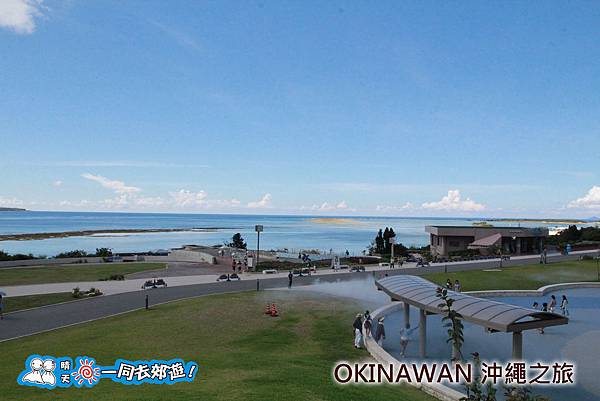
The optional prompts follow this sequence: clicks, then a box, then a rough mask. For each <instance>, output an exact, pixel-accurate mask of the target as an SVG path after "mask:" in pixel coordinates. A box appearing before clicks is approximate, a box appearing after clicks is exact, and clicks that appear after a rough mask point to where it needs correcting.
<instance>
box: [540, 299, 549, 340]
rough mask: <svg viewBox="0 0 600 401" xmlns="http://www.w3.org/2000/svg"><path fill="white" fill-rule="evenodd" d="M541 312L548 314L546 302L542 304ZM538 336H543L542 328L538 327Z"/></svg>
mask: <svg viewBox="0 0 600 401" xmlns="http://www.w3.org/2000/svg"><path fill="white" fill-rule="evenodd" d="M540 310H541V311H542V312H548V304H547V303H546V302H544V303H542V308H541V309H540ZM540 334H544V328H543V327H540Z"/></svg>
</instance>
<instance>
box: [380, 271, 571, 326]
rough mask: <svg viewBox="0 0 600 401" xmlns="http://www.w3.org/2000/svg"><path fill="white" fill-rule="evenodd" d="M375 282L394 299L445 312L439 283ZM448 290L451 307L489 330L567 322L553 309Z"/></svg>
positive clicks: (403, 277)
mask: <svg viewBox="0 0 600 401" xmlns="http://www.w3.org/2000/svg"><path fill="white" fill-rule="evenodd" d="M375 285H376V286H377V288H378V289H380V290H382V291H384V292H385V293H386V294H388V295H389V296H390V297H391V298H392V299H393V300H395V301H403V302H406V303H408V304H410V305H413V306H415V307H417V308H419V309H423V310H425V311H427V312H428V313H430V314H436V315H443V314H445V313H446V312H445V310H444V309H443V308H441V307H440V306H439V304H440V303H441V302H442V301H441V300H440V299H439V298H438V297H437V290H438V288H439V286H438V285H436V284H434V283H432V282H430V281H428V280H425V279H424V278H422V277H418V276H410V275H397V276H390V277H385V278H382V279H380V280H377V281H376V282H375ZM448 294H449V297H450V298H452V299H454V304H453V309H454V310H456V311H457V312H459V313H460V314H461V315H462V318H463V320H464V321H467V322H470V323H474V324H477V325H480V326H483V327H485V328H487V329H490V330H493V331H501V332H515V331H522V330H530V329H536V328H541V327H548V326H557V325H562V324H567V323H568V322H569V319H567V318H566V317H564V316H562V315H559V314H557V313H550V312H541V311H538V310H535V309H530V308H523V307H521V306H516V305H511V304H507V303H504V302H498V301H492V300H489V299H485V298H478V297H474V296H472V295H468V294H465V293H460V292H455V291H448Z"/></svg>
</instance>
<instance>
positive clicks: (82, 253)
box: [55, 249, 88, 259]
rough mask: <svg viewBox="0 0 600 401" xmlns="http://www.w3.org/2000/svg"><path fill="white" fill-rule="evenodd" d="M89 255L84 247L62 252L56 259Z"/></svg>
mask: <svg viewBox="0 0 600 401" xmlns="http://www.w3.org/2000/svg"><path fill="white" fill-rule="evenodd" d="M86 256H88V254H87V252H86V251H84V250H82V249H76V250H74V251H68V252H61V253H59V254H58V255H56V256H55V258H56V259H60V258H85V257H86Z"/></svg>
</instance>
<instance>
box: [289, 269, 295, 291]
mask: <svg viewBox="0 0 600 401" xmlns="http://www.w3.org/2000/svg"><path fill="white" fill-rule="evenodd" d="M293 279H294V275H293V274H292V271H291V270H290V272H289V273H288V288H292V280H293Z"/></svg>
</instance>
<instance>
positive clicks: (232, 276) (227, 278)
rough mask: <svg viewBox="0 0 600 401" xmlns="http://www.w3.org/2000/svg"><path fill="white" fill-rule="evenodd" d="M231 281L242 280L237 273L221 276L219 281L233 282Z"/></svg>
mask: <svg viewBox="0 0 600 401" xmlns="http://www.w3.org/2000/svg"><path fill="white" fill-rule="evenodd" d="M231 280H240V276H238V275H237V274H236V273H233V274H221V275H220V276H219V278H217V281H231Z"/></svg>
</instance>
